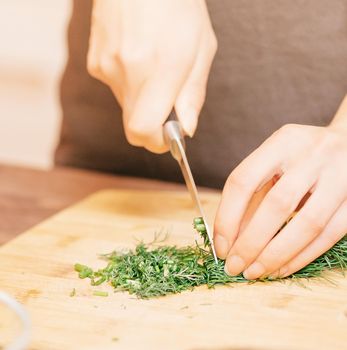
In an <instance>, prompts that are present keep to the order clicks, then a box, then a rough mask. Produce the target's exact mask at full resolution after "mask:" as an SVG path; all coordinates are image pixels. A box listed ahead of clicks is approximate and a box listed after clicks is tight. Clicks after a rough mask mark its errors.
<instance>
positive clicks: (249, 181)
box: [214, 137, 286, 259]
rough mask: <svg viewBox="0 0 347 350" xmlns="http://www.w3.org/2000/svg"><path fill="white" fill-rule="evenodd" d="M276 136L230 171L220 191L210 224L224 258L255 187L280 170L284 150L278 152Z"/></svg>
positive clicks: (221, 256)
mask: <svg viewBox="0 0 347 350" xmlns="http://www.w3.org/2000/svg"><path fill="white" fill-rule="evenodd" d="M278 145H279V144H278V138H276V137H270V138H269V139H268V140H267V141H265V142H264V143H263V144H262V145H261V146H260V147H259V148H258V149H256V150H255V151H254V152H253V153H252V154H250V155H249V156H248V157H247V158H246V159H245V160H244V161H242V162H241V164H240V165H238V166H237V167H236V169H235V170H234V171H233V172H232V173H231V174H230V176H229V178H228V180H227V182H226V184H225V186H224V189H223V194H222V199H221V202H220V204H219V208H218V210H217V214H216V219H215V225H214V240H215V246H216V251H217V254H218V256H219V257H220V258H221V259H225V258H226V256H227V254H228V252H229V249H230V247H231V245H232V244H233V242H234V241H235V239H236V237H237V235H238V233H239V228H240V224H241V221H242V218H243V217H244V214H245V212H246V210H247V207H248V204H249V201H250V200H251V198H252V196H253V194H254V193H255V192H256V191H257V189H258V188H259V187H260V186H261V185H262V184H264V183H266V182H267V181H269V180H270V179H271V178H273V176H274V175H275V174H278V173H281V170H280V169H281V162H282V159H285V157H286V150H284V151H283V152H282V153H281V152H278Z"/></svg>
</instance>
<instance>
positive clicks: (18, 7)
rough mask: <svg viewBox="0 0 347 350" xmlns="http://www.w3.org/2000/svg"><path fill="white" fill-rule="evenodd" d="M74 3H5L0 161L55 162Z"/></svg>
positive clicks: (0, 41)
mask: <svg viewBox="0 0 347 350" xmlns="http://www.w3.org/2000/svg"><path fill="white" fill-rule="evenodd" d="M71 5H72V4H71V1H70V0H59V1H47V0H30V1H23V0H1V1H0V163H8V164H21V165H25V166H31V167H38V168H49V167H50V166H51V165H52V159H53V158H52V156H53V151H54V148H55V145H56V142H57V136H58V131H59V126H60V116H61V111H60V106H59V83H60V77H61V74H62V71H63V69H64V66H65V62H66V58H67V51H66V30H67V24H68V20H69V17H70V12H71Z"/></svg>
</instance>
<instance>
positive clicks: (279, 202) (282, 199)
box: [267, 190, 293, 213]
mask: <svg viewBox="0 0 347 350" xmlns="http://www.w3.org/2000/svg"><path fill="white" fill-rule="evenodd" d="M267 197H268V201H269V203H270V206H271V207H272V208H274V209H275V210H276V211H279V212H285V213H290V212H291V211H292V210H293V204H292V203H291V200H290V195H289V194H288V195H287V194H286V193H284V192H283V191H278V190H272V191H270V192H269V193H268V195H267Z"/></svg>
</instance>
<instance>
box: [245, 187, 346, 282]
mask: <svg viewBox="0 0 347 350" xmlns="http://www.w3.org/2000/svg"><path fill="white" fill-rule="evenodd" d="M337 187H338V186H336V185H335V186H332V184H330V183H326V182H325V183H324V182H323V183H319V182H318V183H317V186H316V189H315V191H314V192H313V193H312V195H311V197H310V198H309V199H308V200H307V202H306V203H305V205H304V206H303V207H302V209H301V210H300V211H299V212H298V213H297V214H296V215H295V217H294V218H293V219H292V220H291V221H290V222H289V223H288V224H287V225H286V226H285V227H284V228H283V229H282V230H281V232H280V233H279V234H278V235H277V236H276V237H275V238H274V239H273V240H272V241H271V242H270V243H269V244H268V245H267V247H266V248H265V249H264V250H263V251H262V253H261V254H260V255H259V257H258V258H257V259H256V261H255V262H254V264H252V265H251V266H249V267H248V269H247V270H246V271H245V272H244V275H245V277H246V278H247V279H256V278H259V277H264V276H266V275H269V274H271V273H272V272H274V271H277V270H279V269H280V267H281V266H283V265H284V264H286V263H287V262H288V261H290V260H291V259H293V258H294V257H295V256H296V255H297V254H299V253H300V251H302V250H303V249H304V248H305V247H306V246H308V245H309V244H310V243H311V242H312V241H313V240H314V239H315V238H316V237H317V236H318V235H319V234H321V232H322V231H323V230H324V228H325V227H326V225H327V224H328V222H329V221H330V219H331V217H332V216H333V215H334V213H335V212H336V210H337V209H338V207H339V206H340V205H341V203H342V201H343V200H344V198H343V197H344V196H342V193H341V191H337ZM322 203H324V205H322Z"/></svg>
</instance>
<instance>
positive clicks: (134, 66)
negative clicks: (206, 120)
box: [87, 0, 217, 153]
mask: <svg viewBox="0 0 347 350" xmlns="http://www.w3.org/2000/svg"><path fill="white" fill-rule="evenodd" d="M216 49H217V41H216V37H215V35H214V32H213V29H212V26H211V22H210V18H209V14H208V11H207V7H206V4H205V1H204V0H146V1H143V0H116V1H115V0H94V5H93V12H92V27H91V35H90V43H89V52H88V65H87V66H88V71H89V73H90V74H91V75H92V76H93V77H95V78H97V79H99V80H101V81H103V82H104V83H106V84H107V85H108V86H109V87H110V88H111V90H112V91H113V93H114V95H115V96H116V98H117V100H118V102H119V103H120V105H121V107H122V109H123V123H124V129H125V134H126V137H127V139H128V141H129V142H130V143H131V144H132V145H135V146H143V147H145V148H147V149H148V150H150V151H152V152H155V153H162V152H165V151H167V146H166V145H165V142H164V140H163V132H162V126H163V124H164V122H165V120H166V119H167V117H168V115H169V113H170V112H171V109H172V108H173V107H174V108H175V110H176V113H177V116H178V119H179V120H180V122H181V125H182V127H183V130H184V131H185V133H186V134H187V135H189V136H193V134H194V132H195V129H196V126H197V122H198V116H199V113H200V110H201V108H202V105H203V103H204V100H205V93H206V85H207V80H208V75H209V71H210V67H211V64H212V60H213V58H214V55H215V53H216Z"/></svg>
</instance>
